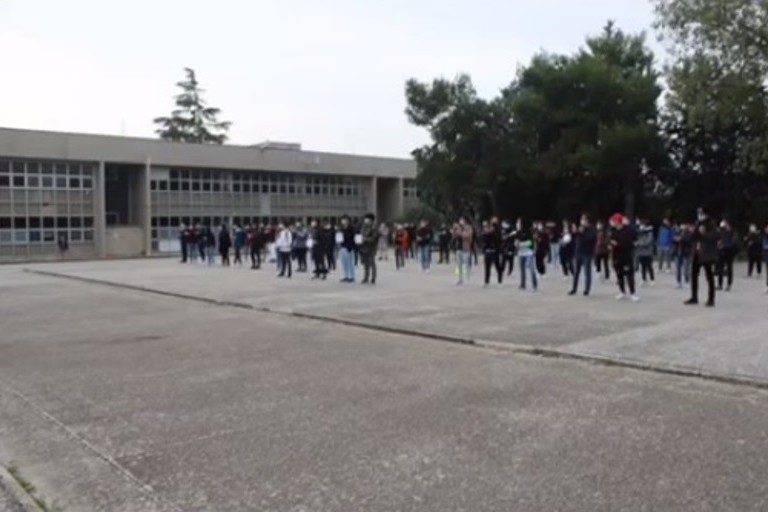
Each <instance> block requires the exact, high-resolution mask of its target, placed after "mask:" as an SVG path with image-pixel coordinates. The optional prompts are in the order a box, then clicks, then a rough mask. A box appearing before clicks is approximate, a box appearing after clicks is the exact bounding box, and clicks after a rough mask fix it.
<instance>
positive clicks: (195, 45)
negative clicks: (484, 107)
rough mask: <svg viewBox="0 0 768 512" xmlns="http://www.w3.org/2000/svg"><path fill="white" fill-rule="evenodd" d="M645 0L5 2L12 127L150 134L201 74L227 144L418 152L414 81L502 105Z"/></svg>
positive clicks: (1, 6) (635, 16)
mask: <svg viewBox="0 0 768 512" xmlns="http://www.w3.org/2000/svg"><path fill="white" fill-rule="evenodd" d="M609 19H612V20H615V21H616V22H617V25H618V26H619V27H620V28H622V29H623V30H625V31H628V32H640V31H646V32H648V40H649V44H650V45H651V47H652V48H654V49H655V50H656V51H657V52H658V54H659V57H663V55H661V53H662V49H661V47H660V45H659V44H658V43H657V42H656V40H655V37H654V35H653V32H652V29H651V27H650V26H651V23H652V20H653V13H652V8H651V5H650V2H649V0H462V1H459V0H130V1H127V0H66V1H64V0H0V70H1V71H0V126H4V127H14V128H30V129H41V130H59V131H70V132H86V133H106V134H115V135H121V134H122V135H129V136H138V137H154V136H155V134H154V129H155V127H154V125H153V124H152V119H153V118H155V117H158V116H163V115H167V114H169V113H170V111H171V109H172V108H173V95H174V94H176V93H177V89H176V88H175V86H174V84H175V83H176V82H177V81H179V80H181V79H183V77H184V76H183V68H184V67H191V68H193V69H195V71H196V72H197V76H198V79H199V81H200V83H201V85H202V87H203V88H204V89H206V96H205V97H206V99H207V100H208V102H209V104H210V105H211V106H215V107H219V108H221V109H222V113H223V116H222V120H228V121H232V123H233V125H232V128H231V130H230V143H232V144H253V143H257V142H261V141H264V140H272V141H283V142H299V143H301V144H302V146H303V147H304V148H305V149H313V150H319V151H332V152H343V153H356V154H371V155H380V156H394V157H407V156H408V155H409V154H410V152H411V151H412V150H413V149H414V148H415V147H418V146H420V145H422V144H424V143H426V142H427V141H428V137H427V135H426V133H425V132H424V131H423V130H422V129H419V128H416V127H413V126H411V125H410V124H409V123H408V121H407V119H406V117H405V114H404V109H405V95H404V84H405V81H406V80H407V79H409V78H412V77H413V78H417V79H419V80H425V81H427V80H429V81H431V80H432V79H433V78H436V77H446V78H453V77H454V76H456V75H457V74H459V73H468V74H469V75H470V76H471V77H472V79H473V81H474V83H475V85H476V87H477V90H478V92H479V93H480V95H481V96H484V97H492V96H494V95H496V94H497V93H498V91H499V90H500V89H502V88H503V87H505V86H507V85H508V84H509V83H510V82H511V81H512V80H513V78H514V76H515V73H516V70H517V69H518V67H519V66H521V65H525V64H526V63H527V62H528V61H529V60H530V58H531V57H532V56H533V55H534V54H536V53H537V52H540V51H544V50H545V51H547V52H550V53H571V52H574V51H576V50H577V49H578V48H579V47H580V46H582V45H583V43H584V39H585V37H586V36H587V35H590V34H595V33H598V32H599V31H600V30H601V29H602V27H603V26H604V25H605V23H606V21H607V20H609Z"/></svg>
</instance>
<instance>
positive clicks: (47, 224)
mask: <svg viewBox="0 0 768 512" xmlns="http://www.w3.org/2000/svg"><path fill="white" fill-rule="evenodd" d="M11 228H13V229H27V228H29V229H39V228H44V229H49V228H59V229H66V228H93V217H88V216H85V217H83V216H74V217H0V229H11Z"/></svg>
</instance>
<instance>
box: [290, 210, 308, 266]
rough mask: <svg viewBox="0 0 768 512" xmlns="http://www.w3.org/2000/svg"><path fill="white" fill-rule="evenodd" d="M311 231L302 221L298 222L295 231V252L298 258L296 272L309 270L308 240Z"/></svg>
mask: <svg viewBox="0 0 768 512" xmlns="http://www.w3.org/2000/svg"><path fill="white" fill-rule="evenodd" d="M308 240H309V232H308V231H307V228H305V227H304V226H303V225H302V224H301V222H297V223H296V229H295V230H294V232H293V252H294V255H295V258H296V265H297V267H298V268H297V269H296V272H306V271H307V241H308Z"/></svg>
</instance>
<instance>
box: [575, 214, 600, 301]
mask: <svg viewBox="0 0 768 512" xmlns="http://www.w3.org/2000/svg"><path fill="white" fill-rule="evenodd" d="M574 245H575V255H576V256H575V260H574V261H575V264H576V268H575V269H574V273H573V288H571V291H570V293H569V295H576V293H578V291H579V276H580V275H581V271H582V269H584V296H585V297H586V296H588V295H589V292H590V290H591V289H592V262H593V260H594V259H595V248H596V247H597V230H596V229H595V228H594V226H592V222H591V221H590V219H589V217H588V216H587V215H583V216H582V217H581V225H580V226H579V228H578V231H577V232H576V233H575V242H574Z"/></svg>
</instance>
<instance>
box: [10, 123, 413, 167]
mask: <svg viewBox="0 0 768 512" xmlns="http://www.w3.org/2000/svg"><path fill="white" fill-rule="evenodd" d="M0 157H11V158H39V159H46V160H80V161H92V162H101V161H104V162H109V163H122V164H137V165H145V164H146V162H147V161H148V160H149V161H150V162H151V163H152V165H153V166H159V167H176V168H194V167H200V168H206V169H232V170H253V171H285V172H300V173H308V174H338V175H346V176H377V177H382V178H415V177H416V162H415V161H413V160H411V159H406V158H387V157H377V156H364V155H349V154H343V153H326V152H321V151H306V150H297V149H283V148H273V147H266V148H258V147H251V146H235V145H221V146H219V145H214V144H187V143H178V142H165V141H161V140H158V139H148V138H139V137H123V136H118V135H95V134H86V133H67V132H52V131H42V130H24V129H17V128H2V127H0Z"/></svg>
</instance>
